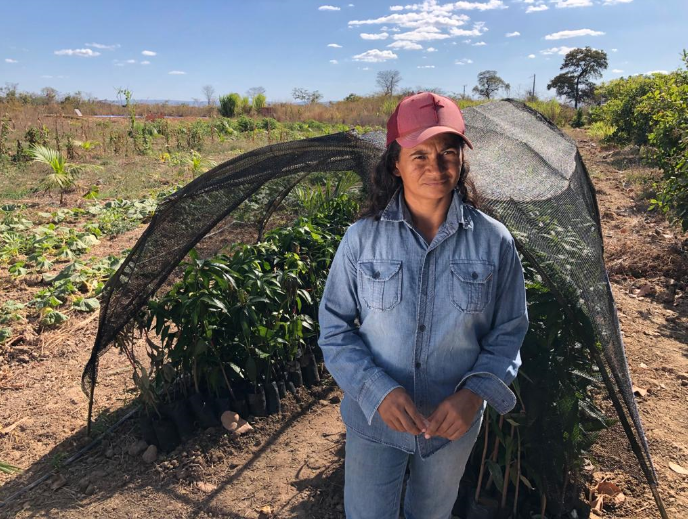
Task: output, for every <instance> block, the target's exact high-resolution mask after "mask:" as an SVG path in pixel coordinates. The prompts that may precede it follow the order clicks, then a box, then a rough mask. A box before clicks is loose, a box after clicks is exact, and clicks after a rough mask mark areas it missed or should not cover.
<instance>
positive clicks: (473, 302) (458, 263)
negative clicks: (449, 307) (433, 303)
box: [450, 259, 493, 314]
mask: <svg viewBox="0 0 689 519" xmlns="http://www.w3.org/2000/svg"><path fill="white" fill-rule="evenodd" d="M450 271H451V272H452V286H451V287H450V294H451V297H452V304H453V305H455V306H456V307H457V309H458V310H460V311H462V312H465V313H469V314H471V313H478V312H483V310H484V309H485V308H486V306H487V305H488V303H490V298H491V285H492V283H493V265H492V263H490V262H488V261H484V260H468V259H467V260H464V259H458V260H451V261H450Z"/></svg>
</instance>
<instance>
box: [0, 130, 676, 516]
mask: <svg viewBox="0 0 689 519" xmlns="http://www.w3.org/2000/svg"><path fill="white" fill-rule="evenodd" d="M572 133H573V135H574V136H575V137H576V138H577V139H578V142H579V145H580V149H581V152H582V155H583V157H584V160H585V162H586V164H587V167H588V169H589V173H590V174H591V176H592V179H593V182H594V185H595V186H596V189H597V193H598V202H599V206H600V210H601V214H602V221H603V233H604V237H605V248H606V251H605V254H606V263H607V265H608V269H609V272H610V279H611V283H612V286H613V293H614V296H615V299H616V301H617V305H618V309H619V312H620V321H621V327H622V330H623V332H624V337H625V344H626V348H627V355H628V361H629V366H630V370H631V373H632V377H633V381H634V385H635V386H636V387H638V388H639V389H640V390H641V391H640V393H639V395H641V394H642V393H644V391H645V393H644V395H645V396H639V397H638V405H639V409H640V413H641V417H642V421H643V424H644V427H645V430H646V433H647V437H648V441H649V445H650V449H651V453H652V455H653V459H654V462H655V467H656V470H657V472H658V477H659V480H660V489H661V494H662V496H663V498H664V499H665V502H666V504H667V506H668V511H669V513H670V517H673V518H674V517H686V514H687V476H686V475H683V474H679V473H677V472H675V471H673V470H672V469H671V468H670V465H669V463H670V462H672V463H674V464H677V465H679V466H680V467H683V468H685V469H686V468H687V346H686V339H687V319H686V317H687V298H686V290H687V274H686V235H684V236H678V235H677V232H676V231H673V230H671V228H670V227H669V226H668V225H667V224H666V223H665V222H664V221H663V219H662V218H660V217H657V216H654V215H649V214H648V213H646V212H645V202H644V200H643V197H642V192H643V186H642V185H639V184H638V183H635V182H634V179H635V178H640V176H641V175H642V174H647V173H648V171H647V170H644V169H643V168H641V167H640V166H638V164H637V163H636V159H635V158H634V156H633V155H631V154H629V153H627V152H621V151H615V150H612V149H611V150H605V149H601V148H600V147H599V146H597V145H596V144H595V143H594V142H592V141H590V140H589V139H587V138H586V136H585V134H584V133H583V132H579V131H576V132H572ZM134 239H135V237H134V238H132V242H133V241H134ZM122 246H126V245H125V244H122ZM3 283H7V280H2V279H0V290H2V289H3ZM96 325H97V323H96V321H95V320H92V321H83V322H82V323H74V324H71V325H69V327H68V328H67V329H65V330H62V331H61V332H59V333H56V332H52V333H47V334H43V335H41V336H39V337H37V338H34V339H32V340H31V341H27V342H26V343H25V344H22V345H18V348H22V349H21V350H17V351H16V352H15V353H13V354H12V355H10V357H9V364H8V369H7V370H6V371H5V372H4V373H5V375H4V378H3V375H2V374H0V430H2V429H3V428H6V427H8V426H11V425H13V424H16V426H15V427H14V429H13V430H12V431H11V432H8V433H7V434H2V433H0V460H3V461H6V462H9V463H12V464H15V465H18V466H20V467H22V468H23V469H25V470H24V472H23V473H22V474H19V475H12V476H8V475H4V474H0V483H2V484H3V486H2V487H0V500H3V499H6V498H7V497H8V496H10V495H11V494H12V493H13V492H15V491H16V490H18V489H19V488H21V487H22V486H24V485H26V484H27V483H29V482H31V481H34V480H35V479H36V478H37V477H39V476H41V475H42V474H44V473H45V472H47V471H50V470H51V469H52V468H53V467H59V466H60V464H61V463H62V462H63V461H64V459H66V458H67V457H68V456H69V455H71V454H73V453H74V452H76V450H78V448H79V446H82V445H84V444H86V439H85V430H84V424H85V421H86V401H85V399H84V396H83V394H82V393H81V390H80V388H79V381H80V376H81V371H82V369H83V366H84V364H85V362H86V360H87V358H88V355H89V353H90V349H91V347H92V345H93V339H94V335H95V331H96ZM135 394H136V393H135V390H134V386H133V383H132V381H131V376H130V372H129V369H128V367H127V364H126V362H125V359H124V357H123V356H121V355H118V354H117V353H116V352H115V351H114V350H112V351H110V352H109V353H107V354H106V355H105V356H104V357H103V358H102V361H101V367H100V378H99V385H98V388H97V400H96V409H95V411H96V412H95V413H94V415H97V414H98V413H100V412H103V411H105V413H104V414H103V415H102V418H101V419H100V420H99V421H98V423H97V424H96V428H97V430H105V429H106V428H107V426H108V425H109V424H111V423H113V422H114V420H115V419H116V418H117V416H120V415H121V414H122V412H123V410H126V409H129V405H130V403H131V401H132V399H133V397H134V396H135ZM340 396H341V393H340V391H339V389H337V388H336V387H334V386H332V382H330V383H329V385H324V386H322V387H321V388H320V389H319V390H318V391H317V392H316V393H313V394H309V393H306V392H305V391H302V392H300V398H301V402H298V401H296V400H295V399H294V398H293V397H291V396H289V397H288V399H287V401H286V404H285V410H284V411H285V412H284V413H283V416H282V417H280V418H278V417H269V418H263V419H257V421H256V423H255V424H254V425H255V431H254V432H252V433H250V434H249V435H247V436H245V437H242V438H240V439H229V438H228V436H226V435H224V434H223V433H222V431H221V430H219V429H218V430H208V431H205V432H202V433H200V434H199V436H198V437H197V438H194V439H193V440H190V441H189V442H187V444H185V445H183V446H182V447H180V448H179V449H178V450H177V451H175V452H173V453H171V454H170V455H169V456H166V457H160V458H159V459H158V460H157V461H156V462H155V463H152V464H146V463H144V462H143V461H142V460H141V457H140V455H139V456H130V455H129V454H128V453H127V451H128V449H129V447H130V446H131V445H132V444H133V443H134V442H135V441H136V440H137V425H136V423H135V421H131V420H130V421H129V422H127V423H125V425H124V426H122V427H121V428H120V429H118V430H117V432H116V433H115V434H114V435H113V436H111V437H109V438H106V440H105V441H104V442H103V443H102V444H101V445H99V446H98V447H96V448H95V449H94V450H92V451H91V452H89V453H88V454H87V455H86V456H85V457H84V458H82V459H80V460H78V461H76V462H74V463H72V464H70V465H69V466H68V467H65V468H63V469H62V471H61V473H62V474H63V476H64V480H60V479H58V478H53V479H52V480H50V481H48V482H46V483H43V484H41V485H39V486H38V487H36V488H35V489H34V490H32V491H31V492H30V493H27V494H25V495H24V496H22V497H21V498H19V499H17V500H16V501H14V502H12V503H11V504H9V505H8V506H7V507H5V508H0V517H3V518H4V517H7V518H9V517H69V518H79V519H81V518H83V517H108V518H109V517H113V518H115V517H118V518H119V517H146V518H149V519H157V518H161V519H162V518H168V517H199V518H205V517H232V518H256V517H270V516H274V517H319V518H320V517H323V518H327V517H333V518H335V517H338V518H339V517H343V516H344V514H343V513H342V511H341V510H342V509H341V506H342V478H343V474H342V457H343V445H344V439H343V433H344V427H343V425H342V422H341V420H340V416H339V409H338V407H339V406H338V404H337V401H338V400H339V397H340ZM591 461H592V469H591V470H590V471H589V472H590V479H592V480H593V481H596V480H599V479H601V478H602V477H607V478H608V479H610V480H612V481H614V482H615V483H617V484H618V485H619V486H620V487H621V488H622V490H623V491H624V493H625V495H626V496H627V500H626V502H625V503H624V504H623V505H622V506H621V507H620V508H619V509H618V510H615V511H613V510H610V511H608V515H607V516H608V517H624V518H628V519H641V518H647V517H656V514H655V513H654V512H655V508H654V504H653V500H652V498H651V495H650V492H649V491H648V490H647V486H646V484H645V482H644V481H643V479H641V478H640V475H639V474H638V470H636V468H635V462H634V458H633V456H632V455H631V454H630V450H629V448H628V446H627V444H626V440H625V438H624V435H623V433H622V431H621V430H618V428H612V429H611V430H609V431H608V432H607V433H606V434H605V436H604V437H603V438H601V441H599V443H598V444H597V446H596V448H595V450H594V452H593V456H592V459H591ZM59 483H63V484H61V485H60V486H59V488H57V489H55V490H52V489H51V484H55V486H58V484H59ZM266 507H269V508H266Z"/></svg>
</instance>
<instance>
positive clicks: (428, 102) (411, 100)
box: [386, 92, 474, 150]
mask: <svg viewBox="0 0 689 519" xmlns="http://www.w3.org/2000/svg"><path fill="white" fill-rule="evenodd" d="M464 131H465V126H464V118H463V117H462V112H461V111H460V110H459V107H458V106H457V104H456V103H455V102H454V101H453V100H452V99H449V98H447V97H444V96H441V95H438V94H434V93H433V92H421V93H419V94H414V95H411V96H408V97H405V98H404V99H402V101H400V103H399V104H398V105H397V108H395V111H394V112H393V113H392V115H391V116H390V119H388V134H387V144H386V145H388V146H389V145H390V143H391V142H392V141H395V140H396V141H397V142H398V143H399V145H400V146H402V147H403V148H413V147H414V146H417V145H419V144H421V143H422V142H423V141H425V140H426V139H429V138H431V137H433V136H434V135H437V134H439V133H445V132H448V133H454V134H457V135H459V136H460V137H461V138H462V139H464V142H466V144H467V146H469V147H470V148H471V149H472V150H473V149H474V146H473V145H472V144H471V142H470V141H469V139H467V138H466V136H465V135H464Z"/></svg>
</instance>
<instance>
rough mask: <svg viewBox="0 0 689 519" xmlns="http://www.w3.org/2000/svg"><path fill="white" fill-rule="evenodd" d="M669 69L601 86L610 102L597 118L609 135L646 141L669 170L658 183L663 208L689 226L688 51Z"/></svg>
mask: <svg viewBox="0 0 689 519" xmlns="http://www.w3.org/2000/svg"><path fill="white" fill-rule="evenodd" d="M682 60H683V61H684V66H683V67H681V68H679V69H677V70H675V71H674V72H671V73H669V74H659V73H657V74H653V75H646V76H641V75H639V76H632V77H628V78H623V79H616V80H614V81H610V82H609V83H605V84H603V85H601V86H600V87H599V89H598V90H597V93H598V95H599V96H600V97H601V99H602V101H603V102H604V104H603V105H602V106H599V107H595V108H592V109H591V120H592V121H593V122H594V124H595V123H601V124H602V125H605V127H607V128H613V131H612V132H611V133H610V134H609V135H608V136H607V138H606V140H607V141H610V142H614V143H617V144H622V145H624V144H636V145H638V146H642V155H643V157H644V159H645V161H646V162H647V163H648V164H649V165H651V166H653V167H657V168H660V169H661V170H662V171H663V178H662V180H661V181H659V182H656V183H655V184H654V189H655V191H656V196H655V198H653V199H652V200H651V209H657V210H659V211H661V212H662V213H663V214H665V215H666V217H667V218H668V219H669V220H670V221H671V222H677V223H679V224H681V226H682V229H683V230H685V231H686V230H687V131H688V128H687V53H686V51H684V53H683V55H682Z"/></svg>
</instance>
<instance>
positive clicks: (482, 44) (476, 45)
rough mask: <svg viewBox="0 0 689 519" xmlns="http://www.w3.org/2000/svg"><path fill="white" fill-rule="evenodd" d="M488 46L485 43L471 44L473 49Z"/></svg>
mask: <svg viewBox="0 0 689 519" xmlns="http://www.w3.org/2000/svg"><path fill="white" fill-rule="evenodd" d="M486 45H488V44H487V43H486V42H485V41H477V42H476V43H472V44H471V46H472V47H484V46H486Z"/></svg>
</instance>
